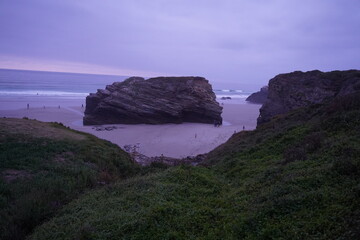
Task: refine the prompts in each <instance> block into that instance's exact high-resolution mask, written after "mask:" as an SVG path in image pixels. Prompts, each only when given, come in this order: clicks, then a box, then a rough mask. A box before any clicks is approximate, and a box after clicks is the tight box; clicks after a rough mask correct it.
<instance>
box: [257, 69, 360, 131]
mask: <svg viewBox="0 0 360 240" xmlns="http://www.w3.org/2000/svg"><path fill="white" fill-rule="evenodd" d="M359 90H360V71H358V70H349V71H333V72H321V71H318V70H315V71H309V72H300V71H296V72H292V73H287V74H280V75H277V76H276V77H274V78H273V79H271V80H270V81H269V90H268V98H267V100H266V102H265V103H264V105H263V106H262V107H261V108H260V116H259V118H258V120H257V122H258V124H262V123H264V122H268V121H270V119H271V118H272V117H274V116H275V115H278V114H282V113H286V112H288V111H290V110H293V109H296V108H299V107H305V106H309V105H312V104H316V103H321V102H323V101H325V100H327V99H330V98H334V97H336V96H344V95H347V94H350V93H353V92H356V91H359Z"/></svg>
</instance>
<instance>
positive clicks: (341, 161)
mask: <svg viewBox="0 0 360 240" xmlns="http://www.w3.org/2000/svg"><path fill="white" fill-rule="evenodd" d="M359 180H360V96H359V95H353V96H349V97H347V98H343V99H337V100H336V101H334V102H331V103H328V104H325V105H318V106H312V107H311V108H306V109H299V110H297V111H294V112H292V113H290V114H287V115H284V116H280V117H279V118H277V119H275V120H274V121H272V122H270V123H268V124H264V125H263V126H261V127H259V128H258V129H257V130H255V131H252V132H242V133H239V134H236V135H234V136H233V137H232V138H231V139H230V140H229V141H228V142H227V143H225V144H224V145H222V146H220V147H219V148H217V149H215V150H214V151H212V152H211V153H209V155H208V159H207V160H206V161H205V162H204V164H203V166H202V167H190V166H179V167H174V168H168V169H165V170H163V171H160V172H157V173H149V174H147V175H145V176H137V177H134V178H132V179H128V180H126V181H122V182H118V183H117V184H115V185H112V186H108V187H105V188H103V189H100V190H96V191H92V192H88V193H86V194H84V195H83V196H82V197H80V198H79V199H77V200H75V201H72V202H71V203H70V204H68V205H66V206H65V207H64V208H63V210H61V211H60V212H59V213H58V214H57V216H56V217H55V218H53V219H51V220H50V221H48V222H47V223H45V224H43V225H42V226H40V227H38V228H37V229H36V231H35V233H34V234H33V235H32V236H31V239H359V238H360V185H359Z"/></svg>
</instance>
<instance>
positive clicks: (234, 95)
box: [216, 94, 250, 98]
mask: <svg viewBox="0 0 360 240" xmlns="http://www.w3.org/2000/svg"><path fill="white" fill-rule="evenodd" d="M249 96H250V95H247V94H231V95H230V94H228V95H227V94H216V98H222V97H231V98H247V97H249Z"/></svg>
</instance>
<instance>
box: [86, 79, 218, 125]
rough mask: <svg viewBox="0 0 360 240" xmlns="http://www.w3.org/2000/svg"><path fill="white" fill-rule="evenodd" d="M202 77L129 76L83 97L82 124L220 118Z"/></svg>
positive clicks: (192, 120)
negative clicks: (83, 115) (84, 103)
mask: <svg viewBox="0 0 360 240" xmlns="http://www.w3.org/2000/svg"><path fill="white" fill-rule="evenodd" d="M215 99H216V96H215V94H214V92H213V91H212V87H211V85H210V84H209V82H208V81H207V80H206V79H205V78H202V77H157V78H150V79H147V80H145V79H144V78H141V77H131V78H128V79H126V80H125V81H123V82H115V83H113V84H112V85H108V86H106V88H105V89H99V90H98V91H97V93H91V94H90V95H89V96H87V97H86V109H85V117H84V125H99V124H114V123H123V124H139V123H147V124H162V123H182V122H199V123H214V121H222V118H221V112H222V107H221V106H220V105H219V103H218V102H216V100H215Z"/></svg>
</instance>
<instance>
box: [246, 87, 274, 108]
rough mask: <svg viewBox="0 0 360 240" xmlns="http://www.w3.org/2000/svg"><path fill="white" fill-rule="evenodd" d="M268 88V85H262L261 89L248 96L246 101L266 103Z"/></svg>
mask: <svg viewBox="0 0 360 240" xmlns="http://www.w3.org/2000/svg"><path fill="white" fill-rule="evenodd" d="M268 89H269V88H268V86H264V87H262V88H261V89H260V91H258V92H255V93H253V94H251V95H250V96H249V97H248V98H246V101H247V102H250V103H255V104H264V103H265V102H266V99H267V96H268Z"/></svg>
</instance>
